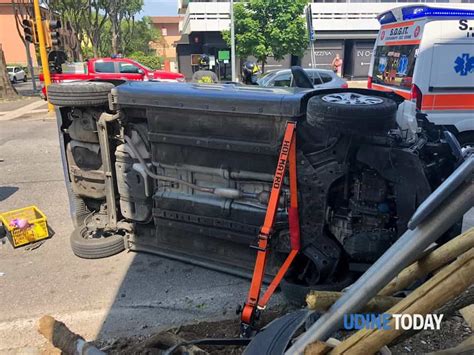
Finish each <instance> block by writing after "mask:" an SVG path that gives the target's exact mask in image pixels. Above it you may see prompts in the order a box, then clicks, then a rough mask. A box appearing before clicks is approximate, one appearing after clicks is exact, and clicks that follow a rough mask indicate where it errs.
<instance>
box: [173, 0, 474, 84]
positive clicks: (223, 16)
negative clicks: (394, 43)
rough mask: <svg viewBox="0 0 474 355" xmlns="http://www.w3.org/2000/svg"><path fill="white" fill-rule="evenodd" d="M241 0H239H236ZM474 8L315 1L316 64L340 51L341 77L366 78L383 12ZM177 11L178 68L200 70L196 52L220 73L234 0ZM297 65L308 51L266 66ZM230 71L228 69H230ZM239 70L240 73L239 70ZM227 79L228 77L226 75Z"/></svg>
mask: <svg viewBox="0 0 474 355" xmlns="http://www.w3.org/2000/svg"><path fill="white" fill-rule="evenodd" d="M235 1H237V0H235ZM421 3H426V4H429V5H432V6H437V7H441V6H450V7H459V8H473V7H474V5H473V4H472V0H451V1H447V0H437V1H435V0H432V1H429V0H428V1H411V2H407V1H406V0H405V1H403V0H399V1H397V0H389V1H387V0H379V1H374V0H372V1H367V0H314V1H313V2H312V3H311V5H312V12H313V27H314V29H315V35H316V36H315V38H316V40H315V54H316V66H317V67H318V68H323V69H330V68H331V62H332V60H333V59H334V57H335V56H336V54H339V55H340V57H341V58H342V59H343V61H344V64H343V75H344V76H345V77H347V78H366V77H367V75H368V70H369V65H370V58H371V55H372V50H373V46H374V43H375V39H376V37H377V32H378V30H379V28H380V25H379V23H378V21H377V19H376V17H377V15H378V14H380V13H381V12H384V11H387V10H390V9H392V8H394V7H399V6H406V5H420V4H421ZM178 6H179V9H178V12H179V13H180V14H182V16H183V17H182V21H181V22H180V27H179V30H180V33H181V39H180V40H179V41H178V42H177V60H178V65H179V70H180V72H182V73H183V74H185V75H186V77H190V76H191V75H192V72H193V71H194V70H196V65H193V62H192V55H193V54H194V55H196V54H200V53H203V54H208V55H210V56H212V57H213V58H216V65H215V66H214V69H213V70H215V71H216V72H218V73H219V74H221V75H220V76H221V77H222V66H225V65H228V64H227V63H222V61H219V59H218V54H219V52H222V51H229V50H230V49H229V48H228V45H227V44H226V43H225V41H224V40H223V39H222V35H221V32H222V31H223V30H227V29H229V27H230V11H229V10H230V8H229V6H230V2H229V1H228V0H207V1H205V0H179V1H178ZM295 64H299V65H302V66H303V67H310V55H309V51H306V52H305V55H304V56H303V57H302V58H295V57H292V56H287V57H286V58H285V59H284V60H283V61H281V62H275V61H272V60H271V59H270V61H269V63H268V65H266V66H265V67H266V69H268V70H270V69H279V68H288V67H289V66H290V65H295ZM227 72H230V70H227V68H226V73H227ZM237 72H239V71H238V70H237ZM224 76H225V79H228V77H227V75H224Z"/></svg>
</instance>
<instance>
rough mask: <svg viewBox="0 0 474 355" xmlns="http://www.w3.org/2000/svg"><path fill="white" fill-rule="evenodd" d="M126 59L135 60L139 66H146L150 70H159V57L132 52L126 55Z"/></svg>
mask: <svg viewBox="0 0 474 355" xmlns="http://www.w3.org/2000/svg"><path fill="white" fill-rule="evenodd" d="M127 57H128V58H131V59H133V60H136V61H137V62H139V63H140V64H143V65H144V66H147V67H148V68H150V69H161V61H162V59H161V57H157V56H156V55H149V54H146V53H144V52H141V51H137V52H133V53H130V54H128V55H127Z"/></svg>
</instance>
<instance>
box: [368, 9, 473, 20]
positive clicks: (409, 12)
mask: <svg viewBox="0 0 474 355" xmlns="http://www.w3.org/2000/svg"><path fill="white" fill-rule="evenodd" d="M400 15H401V16H400ZM423 17H444V18H449V17H466V18H474V10H467V9H452V8H451V9H449V8H442V7H429V6H425V5H421V6H419V5H414V6H406V7H398V8H395V9H392V10H390V11H386V12H383V13H381V14H380V15H378V16H377V19H378V20H379V22H380V24H381V25H385V24H387V23H392V22H397V20H398V21H405V20H414V19H418V18H423Z"/></svg>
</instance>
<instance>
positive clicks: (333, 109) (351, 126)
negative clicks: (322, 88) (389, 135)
mask: <svg viewBox="0 0 474 355" xmlns="http://www.w3.org/2000/svg"><path fill="white" fill-rule="evenodd" d="M397 107H398V106H397V104H396V102H395V101H393V100H391V99H387V98H385V97H380V96H369V95H364V94H359V93H355V92H336V93H331V94H323V95H317V96H314V97H312V98H310V99H309V100H308V107H307V111H306V120H307V121H308V123H309V124H310V125H312V126H317V127H321V128H323V129H325V130H328V131H331V132H334V131H335V132H337V133H343V134H357V135H367V134H369V135H371V134H374V133H386V132H387V131H388V130H390V129H391V128H395V127H396V126H397V124H396V114H397Z"/></svg>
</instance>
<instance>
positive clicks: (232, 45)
mask: <svg viewBox="0 0 474 355" xmlns="http://www.w3.org/2000/svg"><path fill="white" fill-rule="evenodd" d="M230 65H231V67H232V68H231V73H232V81H233V82H236V81H237V76H236V75H235V28H234V0H230Z"/></svg>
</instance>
